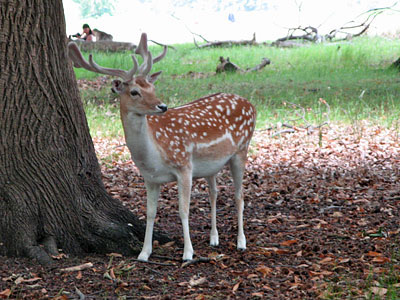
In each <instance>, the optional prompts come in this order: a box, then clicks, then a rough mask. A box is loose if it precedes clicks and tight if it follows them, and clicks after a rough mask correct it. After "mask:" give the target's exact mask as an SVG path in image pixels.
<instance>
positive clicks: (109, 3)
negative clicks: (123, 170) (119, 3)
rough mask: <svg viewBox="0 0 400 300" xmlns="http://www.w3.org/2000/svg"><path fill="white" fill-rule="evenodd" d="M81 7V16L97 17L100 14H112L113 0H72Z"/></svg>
mask: <svg viewBox="0 0 400 300" xmlns="http://www.w3.org/2000/svg"><path fill="white" fill-rule="evenodd" d="M73 1H74V2H75V3H78V4H79V5H80V7H81V15H82V17H83V18H98V17H101V16H102V15H105V14H109V15H110V16H112V15H113V13H114V9H115V6H114V5H115V0H73Z"/></svg>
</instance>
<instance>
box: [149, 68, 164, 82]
mask: <svg viewBox="0 0 400 300" xmlns="http://www.w3.org/2000/svg"><path fill="white" fill-rule="evenodd" d="M161 73H162V71H158V72H155V73H153V74H151V75H150V76H149V77H148V80H149V82H150V83H154V82H156V80H157V79H158V76H160V74H161Z"/></svg>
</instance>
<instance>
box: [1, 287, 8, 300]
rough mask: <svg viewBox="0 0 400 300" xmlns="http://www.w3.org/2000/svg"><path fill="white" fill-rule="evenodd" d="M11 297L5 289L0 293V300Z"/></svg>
mask: <svg viewBox="0 0 400 300" xmlns="http://www.w3.org/2000/svg"><path fill="white" fill-rule="evenodd" d="M10 296H11V290H10V289H5V290H4V291H1V292H0V298H2V299H6V298H9V297H10Z"/></svg>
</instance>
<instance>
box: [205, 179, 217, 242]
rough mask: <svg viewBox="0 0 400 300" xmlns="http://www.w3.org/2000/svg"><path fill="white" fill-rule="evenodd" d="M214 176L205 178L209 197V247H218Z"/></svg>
mask: <svg viewBox="0 0 400 300" xmlns="http://www.w3.org/2000/svg"><path fill="white" fill-rule="evenodd" d="M215 178H216V176H215V175H214V176H210V177H207V178H206V180H207V183H208V190H209V191H208V193H209V195H210V203H211V233H210V245H211V246H218V244H219V239H218V231H217V193H218V191H217V184H216V181H215Z"/></svg>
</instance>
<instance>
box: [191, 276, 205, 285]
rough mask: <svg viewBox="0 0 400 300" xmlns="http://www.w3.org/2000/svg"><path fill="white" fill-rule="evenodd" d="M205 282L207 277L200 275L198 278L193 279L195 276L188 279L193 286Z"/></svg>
mask: <svg viewBox="0 0 400 300" xmlns="http://www.w3.org/2000/svg"><path fill="white" fill-rule="evenodd" d="M206 282H207V278H205V277H200V278H198V279H195V277H192V278H190V280H189V285H190V286H191V287H194V286H198V285H201V284H203V283H206Z"/></svg>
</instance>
